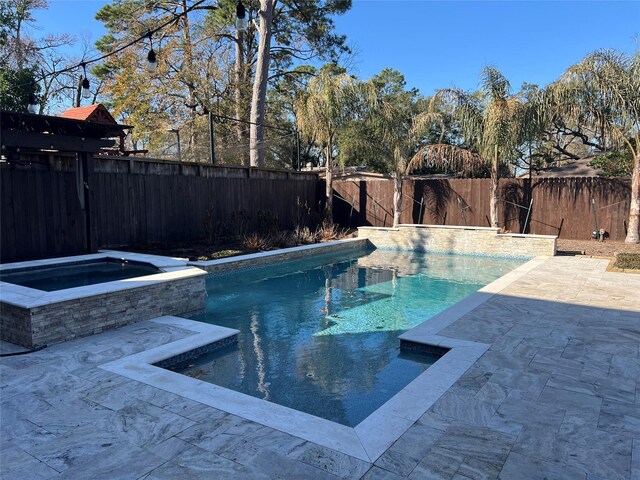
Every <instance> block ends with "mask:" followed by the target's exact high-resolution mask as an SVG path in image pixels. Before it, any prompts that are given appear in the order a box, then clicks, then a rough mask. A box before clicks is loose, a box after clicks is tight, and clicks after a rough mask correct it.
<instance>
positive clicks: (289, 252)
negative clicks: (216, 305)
mask: <svg viewBox="0 0 640 480" xmlns="http://www.w3.org/2000/svg"><path fill="white" fill-rule="evenodd" d="M368 246H369V242H367V240H366V239H359V238H354V239H349V240H338V241H335V242H326V243H317V244H313V245H305V246H302V247H292V248H283V249H281V250H273V251H271V252H262V253H254V254H250V255H242V256H239V257H230V258H225V259H221V260H208V261H197V262H189V265H193V266H194V267H198V268H201V269H202V270H206V271H207V272H208V273H223V272H228V271H230V270H242V269H246V268H255V267H262V266H265V265H271V264H274V263H280V262H285V261H288V260H297V259H301V258H306V257H310V256H312V255H325V254H328V253H338V252H344V251H348V250H354V251H357V250H365V249H366V248H367V247H368Z"/></svg>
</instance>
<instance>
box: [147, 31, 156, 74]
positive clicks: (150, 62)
mask: <svg viewBox="0 0 640 480" xmlns="http://www.w3.org/2000/svg"><path fill="white" fill-rule="evenodd" d="M148 37H149V53H148V54H147V72H149V73H155V72H156V70H158V61H157V60H156V52H154V51H153V43H152V41H151V32H149V34H148Z"/></svg>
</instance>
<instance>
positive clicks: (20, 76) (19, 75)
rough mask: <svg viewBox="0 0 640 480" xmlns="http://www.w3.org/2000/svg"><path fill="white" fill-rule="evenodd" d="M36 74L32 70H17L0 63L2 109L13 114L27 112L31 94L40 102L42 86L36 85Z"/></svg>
mask: <svg viewBox="0 0 640 480" xmlns="http://www.w3.org/2000/svg"><path fill="white" fill-rule="evenodd" d="M34 80H35V74H34V72H33V70H31V69H26V68H25V69H22V70H15V69H13V68H10V67H9V66H8V65H7V64H6V63H4V62H0V108H2V110H9V111H12V112H26V111H27V105H28V104H29V94H31V93H33V94H34V96H35V97H36V102H38V101H39V99H38V93H39V90H40V85H39V84H37V83H34Z"/></svg>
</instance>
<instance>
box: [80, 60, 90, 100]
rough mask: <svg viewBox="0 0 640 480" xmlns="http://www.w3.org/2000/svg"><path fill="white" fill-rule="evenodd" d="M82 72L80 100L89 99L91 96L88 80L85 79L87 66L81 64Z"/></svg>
mask: <svg viewBox="0 0 640 480" xmlns="http://www.w3.org/2000/svg"><path fill="white" fill-rule="evenodd" d="M82 70H83V71H84V80H82V98H89V97H90V96H91V90H89V87H90V85H89V79H88V78H87V65H86V64H85V63H83V64H82Z"/></svg>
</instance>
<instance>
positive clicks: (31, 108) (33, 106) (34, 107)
mask: <svg viewBox="0 0 640 480" xmlns="http://www.w3.org/2000/svg"><path fill="white" fill-rule="evenodd" d="M27 112H29V113H38V104H37V103H36V96H35V95H34V94H33V93H30V94H29V105H28V106H27Z"/></svg>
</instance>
